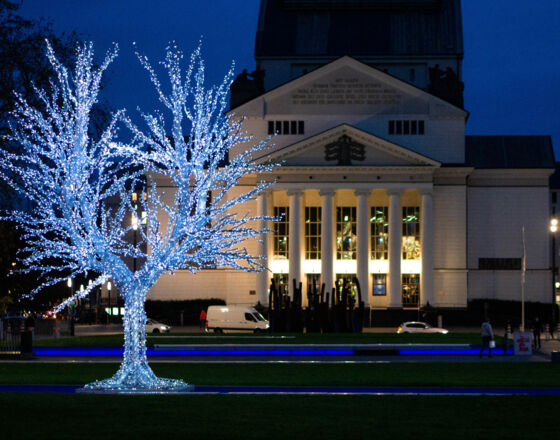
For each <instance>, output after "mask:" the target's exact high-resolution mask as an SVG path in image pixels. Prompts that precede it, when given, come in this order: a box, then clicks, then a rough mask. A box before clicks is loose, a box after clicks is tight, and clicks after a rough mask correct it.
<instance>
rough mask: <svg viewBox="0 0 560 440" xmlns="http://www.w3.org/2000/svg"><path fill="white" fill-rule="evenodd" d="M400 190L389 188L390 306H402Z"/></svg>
mask: <svg viewBox="0 0 560 440" xmlns="http://www.w3.org/2000/svg"><path fill="white" fill-rule="evenodd" d="M401 192H402V191H400V190H389V191H387V194H388V195H389V280H388V281H389V307H394V308H400V307H402V291H401V282H402V278H401V258H402V212H401Z"/></svg>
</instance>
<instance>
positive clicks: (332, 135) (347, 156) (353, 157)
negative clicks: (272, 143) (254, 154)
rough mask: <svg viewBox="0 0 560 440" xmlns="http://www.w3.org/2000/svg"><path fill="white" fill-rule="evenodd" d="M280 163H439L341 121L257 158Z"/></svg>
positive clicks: (321, 164)
mask: <svg viewBox="0 0 560 440" xmlns="http://www.w3.org/2000/svg"><path fill="white" fill-rule="evenodd" d="M257 160H258V161H259V162H267V161H271V162H277V163H282V165H283V166H333V167H334V166H345V167H348V166H354V165H355V166H362V167H363V166H373V167H379V166H387V167H395V166H397V167H399V166H406V167H410V166H419V167H439V166H440V165H441V164H440V163H439V162H437V161H435V160H433V159H430V158H428V157H426V156H423V155H421V154H418V153H416V152H414V151H411V150H409V149H408V148H405V147H403V146H400V145H397V144H394V143H392V142H389V141H387V140H385V139H382V138H379V137H377V136H374V135H372V134H371V133H367V132H365V131H363V130H360V129H358V128H356V127H352V126H350V125H348V124H342V125H339V126H337V127H334V128H331V129H329V130H327V131H324V132H322V133H319V134H316V135H314V136H310V137H309V138H307V139H304V140H302V141H300V142H296V143H294V144H292V145H288V146H286V147H284V148H281V149H279V150H276V151H274V152H273V153H271V154H268V155H266V156H262V157H260V158H258V159H257Z"/></svg>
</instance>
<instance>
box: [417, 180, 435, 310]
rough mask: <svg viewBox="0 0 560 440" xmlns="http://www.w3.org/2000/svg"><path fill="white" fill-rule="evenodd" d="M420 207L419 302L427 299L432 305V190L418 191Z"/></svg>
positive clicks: (423, 303) (425, 301)
mask: <svg viewBox="0 0 560 440" xmlns="http://www.w3.org/2000/svg"><path fill="white" fill-rule="evenodd" d="M420 194H421V195H422V207H421V209H420V240H421V244H422V254H421V255H422V273H421V274H420V298H421V304H422V305H426V303H427V302H428V301H429V302H430V305H431V306H433V305H435V304H434V301H435V297H434V214H433V209H434V202H433V197H432V191H431V190H428V191H420Z"/></svg>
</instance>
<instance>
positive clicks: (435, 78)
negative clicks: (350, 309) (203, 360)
mask: <svg viewBox="0 0 560 440" xmlns="http://www.w3.org/2000/svg"><path fill="white" fill-rule="evenodd" d="M462 57H463V49H462V30H461V15H460V2H459V0H423V1H419V0H416V1H405V0H403V1H399V0H395V1H391V2H389V1H387V0H370V1H365V0H361V1H341V2H331V1H321V0H315V1H313V0H262V2H261V11H260V16H259V23H258V30H257V44H256V61H257V70H256V71H255V72H253V73H252V74H251V73H250V74H248V75H246V74H245V73H243V74H241V75H239V77H238V78H237V80H236V81H235V83H234V84H233V85H232V109H231V114H233V115H234V117H243V118H244V128H245V129H246V131H247V132H249V133H252V134H254V136H255V141H258V140H262V139H265V138H267V137H268V136H270V135H275V136H274V138H273V140H272V142H273V144H274V147H273V148H272V149H271V150H269V151H267V152H266V155H264V156H262V157H259V158H256V160H259V161H274V162H277V163H280V164H281V165H280V166H279V167H277V168H276V169H275V171H274V173H273V174H272V175H269V176H249V177H247V179H246V180H244V181H243V182H242V183H241V185H239V187H238V188H237V191H240V192H245V191H246V190H247V186H250V185H252V184H254V182H255V181H256V179H263V178H264V179H274V180H275V183H274V185H273V186H272V187H271V188H270V190H268V191H267V192H266V193H264V194H262V195H261V196H260V197H259V198H258V199H257V200H255V201H253V202H250V203H247V204H246V205H244V206H245V208H246V210H247V211H248V212H250V213H252V214H259V215H264V214H268V215H271V216H282V217H283V218H282V220H281V221H279V222H277V223H275V224H271V225H264V224H263V225H259V227H269V228H271V229H273V232H271V233H268V234H267V236H266V237H264V240H263V241H262V243H258V242H251V243H248V250H249V251H250V252H254V253H258V254H260V255H263V257H264V261H265V264H266V266H267V267H268V268H269V269H270V272H261V273H244V272H241V271H236V270H229V269H215V270H204V271H201V272H199V273H198V274H196V275H191V274H189V273H187V272H184V273H182V272H179V273H176V274H174V275H173V276H171V275H169V276H164V277H163V278H162V279H160V281H159V282H158V283H157V284H156V285H155V286H154V288H153V289H152V290H151V292H150V299H156V300H157V299H162V300H163V299H165V300H169V299H191V298H222V299H224V300H226V302H227V303H228V304H255V303H257V302H258V301H260V302H261V303H262V304H265V305H266V304H267V303H268V289H269V285H270V280H271V278H272V277H274V278H275V279H276V281H277V283H278V284H279V286H280V287H281V288H282V289H287V293H289V294H290V295H292V294H293V292H292V280H293V279H295V280H296V282H301V283H302V285H303V292H304V295H303V297H304V305H305V303H306V299H305V298H306V295H305V292H306V291H307V286H309V285H311V284H312V283H313V281H314V280H315V281H316V282H318V283H319V284H321V283H325V285H326V286H327V289H330V288H332V287H333V286H334V285H335V284H336V283H337V282H338V283H340V282H342V280H347V281H348V282H350V283H352V280H353V279H354V277H355V278H357V280H358V281H359V284H360V286H361V290H362V299H363V301H364V302H365V304H366V306H367V307H371V308H375V309H401V308H404V309H406V308H417V307H419V306H422V305H425V304H427V303H428V302H429V303H430V305H432V306H436V307H441V308H464V307H466V306H467V302H468V301H469V300H472V299H479V298H488V299H502V300H520V298H521V268H522V255H523V246H522V228H524V229H525V243H526V262H527V263H526V285H527V291H526V299H527V300H529V301H540V302H550V296H551V295H550V292H551V288H552V287H551V286H552V284H551V283H552V278H551V262H550V236H549V232H548V224H549V219H550V202H549V186H548V179H549V176H550V174H551V173H552V172H553V171H554V156H553V152H552V145H551V141H550V138H549V137H547V136H466V135H465V127H466V124H467V121H468V115H469V114H468V112H467V111H466V110H464V109H463V108H462V106H463V100H462V90H463V87H462V82H461V61H462ZM263 71H264V72H263ZM263 74H264V79H263ZM480 81H484V78H480ZM467 87H468V85H467ZM504 111H505V112H507V109H504ZM246 147H247V146H245V145H238V146H237V147H236V149H235V151H231V152H230V157H231V155H235V154H236V153H238V151H240V150H241V149H244V148H246Z"/></svg>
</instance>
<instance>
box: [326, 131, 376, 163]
mask: <svg viewBox="0 0 560 440" xmlns="http://www.w3.org/2000/svg"><path fill="white" fill-rule="evenodd" d="M365 158H366V152H365V147H364V146H363V145H362V144H360V143H358V142H356V141H354V140H352V138H351V137H350V136H347V135H345V134H344V135H342V136H340V137H339V138H338V139H337V140H336V141H334V142H331V143H330V144H327V145H325V160H338V164H337V165H352V161H353V160H358V161H363V160H364V159H365Z"/></svg>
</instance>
